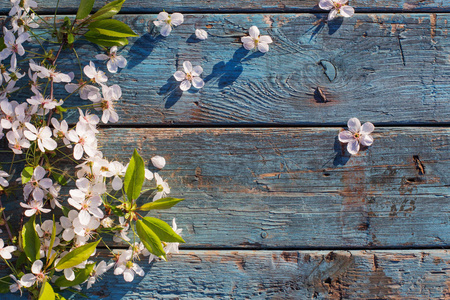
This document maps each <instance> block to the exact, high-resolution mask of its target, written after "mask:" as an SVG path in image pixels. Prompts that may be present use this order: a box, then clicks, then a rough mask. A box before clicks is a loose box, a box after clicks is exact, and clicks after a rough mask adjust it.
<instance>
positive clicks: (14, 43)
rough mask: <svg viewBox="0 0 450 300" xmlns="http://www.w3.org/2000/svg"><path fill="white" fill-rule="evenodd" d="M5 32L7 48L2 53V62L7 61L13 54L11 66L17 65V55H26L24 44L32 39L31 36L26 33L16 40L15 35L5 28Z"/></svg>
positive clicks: (0, 56)
mask: <svg viewBox="0 0 450 300" xmlns="http://www.w3.org/2000/svg"><path fill="white" fill-rule="evenodd" d="M3 32H4V37H3V38H4V43H5V45H6V48H5V49H3V50H2V51H1V52H0V61H2V60H4V59H6V58H7V57H9V56H10V55H11V54H12V56H11V65H16V63H17V58H16V53H17V54H19V55H20V56H23V55H24V54H25V49H24V48H23V46H22V43H23V42H25V41H27V40H28V39H29V38H30V34H29V33H28V32H24V33H22V34H20V35H19V36H18V37H17V39H16V37H15V36H14V33H13V32H12V31H10V30H7V29H6V28H5V27H3Z"/></svg>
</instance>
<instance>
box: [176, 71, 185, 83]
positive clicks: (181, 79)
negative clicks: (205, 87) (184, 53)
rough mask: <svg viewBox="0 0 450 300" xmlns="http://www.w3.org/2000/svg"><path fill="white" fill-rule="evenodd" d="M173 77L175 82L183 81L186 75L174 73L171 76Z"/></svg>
mask: <svg viewBox="0 0 450 300" xmlns="http://www.w3.org/2000/svg"><path fill="white" fill-rule="evenodd" d="M173 77H175V80H176V81H183V80H184V79H186V74H185V73H184V72H183V71H176V72H175V73H174V74H173Z"/></svg>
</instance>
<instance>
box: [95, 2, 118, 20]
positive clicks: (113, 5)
mask: <svg viewBox="0 0 450 300" xmlns="http://www.w3.org/2000/svg"><path fill="white" fill-rule="evenodd" d="M124 2H125V0H116V1H113V2H110V3H108V4H106V5H105V6H103V7H102V8H100V9H99V10H98V11H97V12H96V13H95V14H93V15H92V16H91V18H92V19H94V20H103V19H108V18H111V17H112V16H114V15H116V14H117V13H118V12H119V11H120V9H121V8H122V4H123V3H124Z"/></svg>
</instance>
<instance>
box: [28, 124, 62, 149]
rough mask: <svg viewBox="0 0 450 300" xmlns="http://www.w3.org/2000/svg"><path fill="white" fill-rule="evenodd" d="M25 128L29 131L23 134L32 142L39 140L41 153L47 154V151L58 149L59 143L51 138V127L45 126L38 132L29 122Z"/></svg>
mask: <svg viewBox="0 0 450 300" xmlns="http://www.w3.org/2000/svg"><path fill="white" fill-rule="evenodd" d="M25 126H26V127H27V129H28V130H25V131H24V132H23V135H24V136H25V137H26V138H27V139H28V140H30V141H35V140H37V144H38V147H39V150H41V152H45V149H47V150H50V151H51V150H55V149H56V147H57V146H58V143H56V141H54V140H53V139H52V138H51V136H52V130H51V129H50V127H48V126H44V127H41V128H39V130H37V129H36V127H34V125H33V124H31V123H28V122H27V123H25Z"/></svg>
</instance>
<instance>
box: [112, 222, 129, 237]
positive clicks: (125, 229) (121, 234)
mask: <svg viewBox="0 0 450 300" xmlns="http://www.w3.org/2000/svg"><path fill="white" fill-rule="evenodd" d="M119 223H120V226H122V230H121V231H119V232H118V233H117V232H116V234H115V235H114V236H113V241H114V242H116V243H120V242H123V241H127V242H128V241H130V238H129V237H128V236H127V233H128V229H130V224H128V223H127V222H126V220H125V218H124V217H119Z"/></svg>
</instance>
